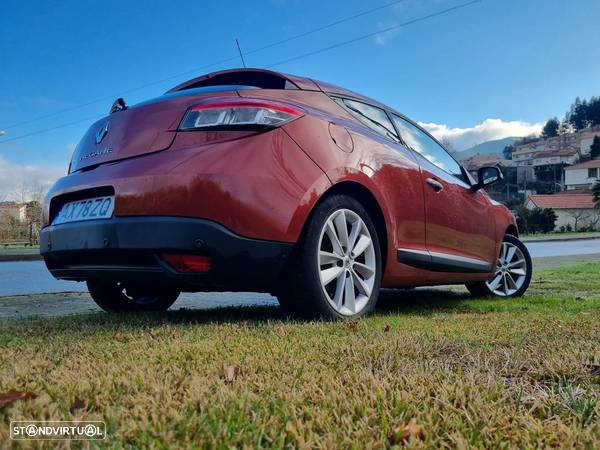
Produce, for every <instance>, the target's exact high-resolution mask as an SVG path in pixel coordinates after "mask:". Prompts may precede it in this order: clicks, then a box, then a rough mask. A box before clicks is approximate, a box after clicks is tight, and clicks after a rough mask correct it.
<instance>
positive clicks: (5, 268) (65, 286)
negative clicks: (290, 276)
mask: <svg viewBox="0 0 600 450" xmlns="http://www.w3.org/2000/svg"><path fill="white" fill-rule="evenodd" d="M527 247H528V248H529V251H530V252H531V256H532V257H534V258H543V257H552V256H567V255H586V254H593V253H600V239H589V240H577V241H565V242H530V243H528V244H527ZM49 292H55V293H56V292H86V287H85V283H77V282H74V281H57V280H55V279H54V278H52V276H50V274H49V273H48V271H47V270H46V266H45V265H44V263H43V262H42V261H19V262H0V297H3V296H11V295H26V294H41V293H49ZM227 295H229V296H230V297H233V296H234V295H233V294H227Z"/></svg>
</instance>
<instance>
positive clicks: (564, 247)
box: [527, 239, 600, 258]
mask: <svg viewBox="0 0 600 450" xmlns="http://www.w3.org/2000/svg"><path fill="white" fill-rule="evenodd" d="M527 248H528V249H529V252H530V253H531V256H532V257H533V258H544V257H547V256H570V255H589V254H592V253H600V239H573V240H570V241H560V242H549V241H547V242H527Z"/></svg>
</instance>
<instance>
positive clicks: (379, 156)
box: [333, 97, 429, 286]
mask: <svg viewBox="0 0 600 450" xmlns="http://www.w3.org/2000/svg"><path fill="white" fill-rule="evenodd" d="M333 99H334V101H335V102H337V103H338V104H339V105H340V106H342V107H343V108H344V109H346V110H347V111H348V112H349V113H350V115H351V116H354V117H355V118H356V119H358V121H359V122H361V123H362V124H364V125H365V127H366V129H368V130H371V131H372V132H369V131H367V130H364V129H363V127H358V128H357V127H355V126H354V127H353V126H351V125H350V124H346V125H347V130H348V132H349V133H350V135H351V138H352V141H353V142H354V151H353V152H352V153H351V154H350V155H353V157H354V158H356V160H355V161H356V162H353V163H348V162H346V163H344V164H345V166H346V167H347V166H357V167H361V170H362V171H364V172H366V173H368V174H369V178H370V181H371V182H372V183H373V184H374V186H376V187H377V191H378V193H379V195H380V196H381V200H382V202H381V205H383V208H384V210H385V211H386V213H387V214H386V215H387V217H388V223H387V227H388V230H389V231H390V233H389V235H388V236H387V239H386V240H388V246H387V247H388V251H387V257H388V259H387V262H388V264H387V268H386V276H385V277H384V280H383V283H384V285H386V286H400V285H407V284H422V283H426V282H427V281H428V277H429V273H428V272H427V271H426V270H422V269H421V268H415V267H406V266H405V265H401V264H397V263H396V262H397V259H396V249H397V248H399V247H401V248H408V249H413V250H416V251H424V250H425V211H424V207H423V205H424V198H423V189H422V187H421V174H420V167H419V164H418V163H417V158H416V155H415V154H414V152H412V151H411V150H410V149H407V148H406V147H405V146H404V145H403V144H402V142H401V140H400V138H399V137H398V135H397V132H396V129H395V127H394V126H393V124H392V122H391V119H390V118H389V116H388V114H387V112H386V111H385V110H384V109H382V108H380V107H377V106H374V105H371V104H367V103H365V102H362V101H358V100H355V99H349V98H342V97H334V98H333Z"/></svg>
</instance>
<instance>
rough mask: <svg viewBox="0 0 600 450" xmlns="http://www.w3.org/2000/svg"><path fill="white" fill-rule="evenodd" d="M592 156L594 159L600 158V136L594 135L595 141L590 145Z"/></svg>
mask: <svg viewBox="0 0 600 450" xmlns="http://www.w3.org/2000/svg"><path fill="white" fill-rule="evenodd" d="M590 156H591V157H592V159H596V158H600V137H599V136H594V141H593V142H592V145H591V146H590Z"/></svg>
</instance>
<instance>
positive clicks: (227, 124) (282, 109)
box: [179, 99, 303, 130]
mask: <svg viewBox="0 0 600 450" xmlns="http://www.w3.org/2000/svg"><path fill="white" fill-rule="evenodd" d="M302 114H303V113H302V112H301V111H300V110H298V109H296V108H294V107H291V106H289V105H286V104H283V103H278V102H274V101H263V100H250V99H249V100H244V99H238V100H234V101H232V100H223V101H218V102H214V103H204V104H201V105H196V106H194V107H192V108H191V109H190V110H189V111H188V112H187V113H186V115H185V117H184V118H183V121H182V122H181V125H180V126H179V129H180V130H205V129H234V130H235V129H255V128H258V129H264V128H276V127H279V126H281V125H283V124H284V123H287V122H289V121H290V120H294V119H296V118H298V117H300V116H302Z"/></svg>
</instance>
